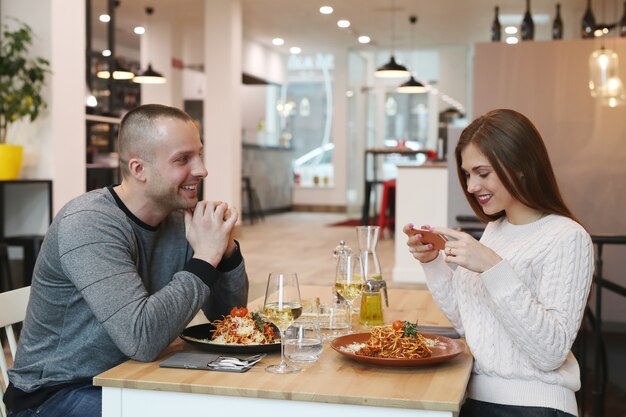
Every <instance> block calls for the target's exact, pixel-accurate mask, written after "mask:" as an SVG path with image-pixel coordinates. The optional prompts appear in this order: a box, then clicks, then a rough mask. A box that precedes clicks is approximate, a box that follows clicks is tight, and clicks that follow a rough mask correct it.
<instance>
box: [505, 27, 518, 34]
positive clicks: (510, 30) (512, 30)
mask: <svg viewBox="0 0 626 417" xmlns="http://www.w3.org/2000/svg"><path fill="white" fill-rule="evenodd" d="M504 33H506V34H507V35H515V34H516V33H517V26H507V27H505V28H504Z"/></svg>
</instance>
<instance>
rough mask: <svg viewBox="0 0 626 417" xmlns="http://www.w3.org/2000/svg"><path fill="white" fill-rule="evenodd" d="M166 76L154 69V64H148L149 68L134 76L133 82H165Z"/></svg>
mask: <svg viewBox="0 0 626 417" xmlns="http://www.w3.org/2000/svg"><path fill="white" fill-rule="evenodd" d="M166 81H167V80H166V79H165V77H164V76H163V75H162V74H160V73H158V72H156V71H155V70H153V69H152V65H151V64H148V69H147V70H145V71H144V72H142V73H141V74H139V75H136V76H135V78H133V82H135V83H138V84H165V82H166Z"/></svg>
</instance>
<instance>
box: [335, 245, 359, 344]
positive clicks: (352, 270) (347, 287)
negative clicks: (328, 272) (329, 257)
mask: <svg viewBox="0 0 626 417" xmlns="http://www.w3.org/2000/svg"><path fill="white" fill-rule="evenodd" d="M364 289H365V276H364V274H363V268H362V265H361V257H360V256H359V255H357V254H354V255H348V256H347V260H346V268H345V269H344V271H343V272H342V273H340V274H337V275H336V276H335V290H336V291H337V292H338V293H339V295H341V296H342V297H343V298H344V300H346V302H347V303H348V306H349V307H350V309H349V312H350V317H349V322H350V329H349V333H352V303H354V300H356V299H357V298H359V296H360V295H361V293H362V292H363V290H364Z"/></svg>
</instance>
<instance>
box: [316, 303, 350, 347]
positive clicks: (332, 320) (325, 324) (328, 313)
mask: <svg viewBox="0 0 626 417" xmlns="http://www.w3.org/2000/svg"><path fill="white" fill-rule="evenodd" d="M350 318H351V314H350V307H349V306H348V304H346V303H343V302H339V303H330V304H321V305H320V314H319V323H320V331H321V333H322V338H323V339H324V341H325V342H327V341H330V340H333V339H334V338H336V337H338V336H343V335H346V334H348V333H350Z"/></svg>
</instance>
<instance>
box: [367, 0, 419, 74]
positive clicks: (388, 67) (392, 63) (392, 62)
mask: <svg viewBox="0 0 626 417" xmlns="http://www.w3.org/2000/svg"><path fill="white" fill-rule="evenodd" d="M394 11H395V7H394V3H393V2H392V4H391V58H389V62H387V63H386V64H385V65H383V66H382V67H380V68H378V69H377V70H376V72H375V73H374V76H376V77H378V78H402V77H408V76H410V75H411V73H410V72H409V71H408V70H407V69H406V67H405V66H404V65H400V64H398V63H397V62H396V58H395V57H394V56H393V39H394V36H395V34H394V24H393V15H394Z"/></svg>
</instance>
